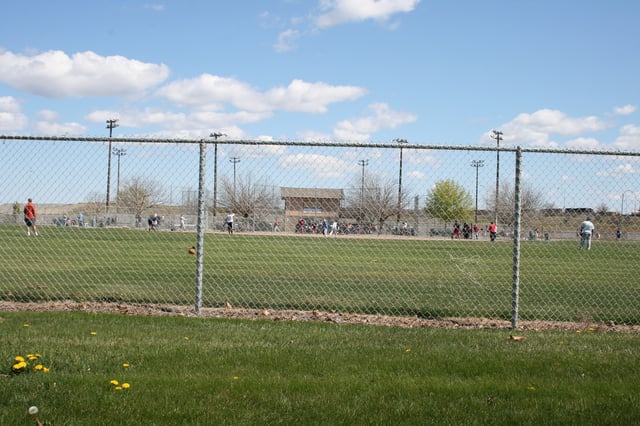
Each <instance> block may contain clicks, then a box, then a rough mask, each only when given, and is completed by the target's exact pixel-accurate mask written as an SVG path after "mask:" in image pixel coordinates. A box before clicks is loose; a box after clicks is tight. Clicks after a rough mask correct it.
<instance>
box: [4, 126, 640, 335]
mask: <svg viewBox="0 0 640 426" xmlns="http://www.w3.org/2000/svg"><path fill="white" fill-rule="evenodd" d="M639 156H640V154H637V153H632V152H615V153H613V152H596V151H561V150H535V149H529V150H527V149H518V148H509V147H507V148H502V147H501V148H500V149H499V150H498V149H497V148H496V147H492V146H486V147H459V146H425V145H414V144H408V143H406V142H405V141H397V142H394V143H392V144H341V143H303V142H256V141H228V140H224V139H211V140H209V139H207V140H204V141H194V140H147V139H124V138H113V139H98V138H54V137H50V138H36V137H18V136H0V162H1V164H2V166H1V167H0V270H1V271H2V272H1V274H2V279H1V280H0V298H1V299H2V300H4V301H10V302H27V301H32V302H38V301H53V300H74V301H98V302H117V303H143V304H160V305H163V304H164V305H175V304H177V305H192V306H195V310H196V311H198V310H199V309H200V308H201V307H202V306H206V307H222V306H228V305H231V306H233V307H244V308H263V309H297V310H308V311H313V310H322V311H336V312H345V313H346V312H350V313H370V314H381V315H393V316H419V317H424V318H450V317H457V318H459V317H464V318H469V321H473V318H478V319H480V318H482V319H486V318H489V319H508V320H511V321H512V323H513V325H514V326H517V321H518V319H523V320H548V321H585V320H588V321H592V322H607V323H616V324H639V323H640V296H639V295H640V280H638V278H637V272H636V269H637V265H638V264H640V250H639V248H640V242H639V240H640V215H639V214H638V209H639V208H640V206H639V204H638V201H639V200H638V198H637V193H636V188H637V183H638V181H637V172H636V170H637V164H638V157H639ZM28 198H32V199H33V201H34V203H35V205H36V208H37V221H36V225H37V232H38V236H37V237H36V236H35V235H34V233H32V234H31V235H30V236H28V235H27V227H26V226H25V223H24V215H23V208H24V205H25V203H26V202H27V199H28ZM229 215H233V226H232V228H231V229H230V228H229V227H228V224H227V217H228V216H229ZM587 216H589V217H590V219H591V221H592V222H593V223H594V225H595V231H594V235H593V238H592V240H591V249H590V250H587V245H586V243H585V246H584V248H583V249H580V240H581V238H580V232H579V227H580V224H581V222H582V221H584V220H585V219H586V217H587ZM492 223H493V224H495V225H496V227H497V229H496V233H495V240H494V238H493V237H492V235H491V234H492V233H491V231H492V229H491V228H492ZM192 247H193V249H194V250H192V251H194V252H195V254H191V253H189V249H190V248H192Z"/></svg>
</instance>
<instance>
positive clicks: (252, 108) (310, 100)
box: [157, 74, 366, 114]
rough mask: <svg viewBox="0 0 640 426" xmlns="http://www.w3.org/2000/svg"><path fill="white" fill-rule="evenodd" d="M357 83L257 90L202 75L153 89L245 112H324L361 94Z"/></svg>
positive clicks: (186, 101)
mask: <svg viewBox="0 0 640 426" xmlns="http://www.w3.org/2000/svg"><path fill="white" fill-rule="evenodd" d="M365 92H366V91H365V89H363V88H361V87H357V86H332V85H329V84H326V83H322V82H318V83H308V82H305V81H302V80H293V81H292V82H291V83H290V84H289V85H288V86H286V87H275V88H273V89H270V90H268V91H267V92H260V91H258V90H257V89H254V88H253V87H251V86H250V85H249V84H247V83H244V82H242V81H239V80H236V79H234V78H227V77H218V76H215V75H210V74H203V75H201V76H199V77H196V78H193V79H189V80H180V81H175V82H172V83H169V84H168V85H166V86H164V87H162V88H161V89H159V90H158V91H157V94H158V95H159V96H163V97H166V98H167V99H169V100H170V101H171V102H173V103H175V104H176V105H186V106H191V107H196V106H209V107H210V108H214V109H222V108H224V106H225V104H229V105H231V106H232V107H234V108H237V109H240V110H244V111H249V112H271V111H275V110H283V111H292V112H310V113H314V114H319V113H324V112H326V111H327V106H328V105H329V104H331V103H335V102H342V101H348V100H355V99H357V98H359V97H361V96H363V95H364V94H365Z"/></svg>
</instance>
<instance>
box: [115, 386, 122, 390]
mask: <svg viewBox="0 0 640 426" xmlns="http://www.w3.org/2000/svg"><path fill="white" fill-rule="evenodd" d="M114 389H115V390H117V391H121V390H122V386H116V387H115V388H114Z"/></svg>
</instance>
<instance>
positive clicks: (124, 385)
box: [122, 383, 131, 389]
mask: <svg viewBox="0 0 640 426" xmlns="http://www.w3.org/2000/svg"><path fill="white" fill-rule="evenodd" d="M130 387H131V385H130V384H129V383H123V384H122V389H129V388H130Z"/></svg>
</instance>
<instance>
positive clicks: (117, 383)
mask: <svg viewBox="0 0 640 426" xmlns="http://www.w3.org/2000/svg"><path fill="white" fill-rule="evenodd" d="M109 383H111V384H112V385H113V386H118V385H119V384H120V382H118V381H117V380H116V379H113V380H112V381H110V382H109Z"/></svg>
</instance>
